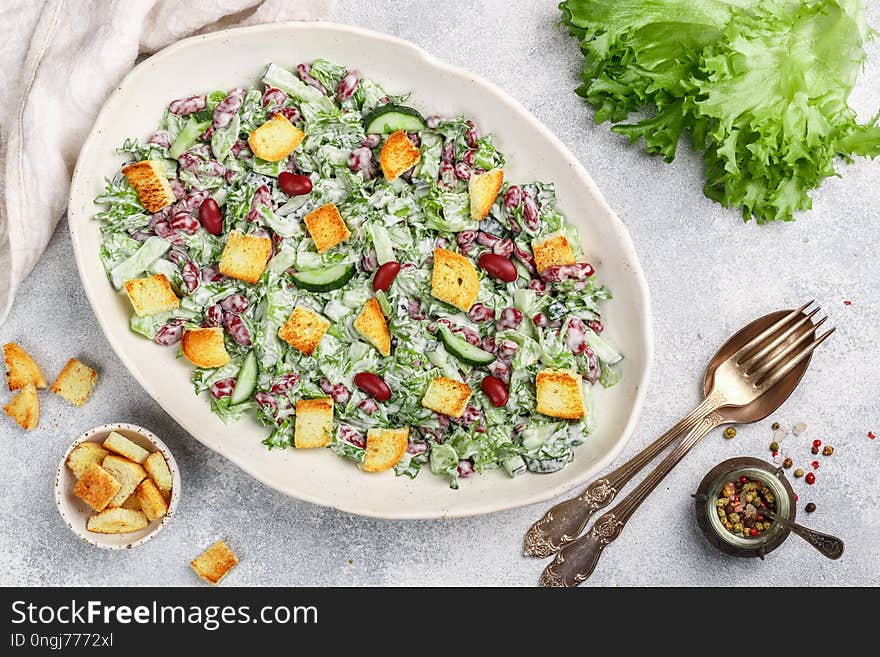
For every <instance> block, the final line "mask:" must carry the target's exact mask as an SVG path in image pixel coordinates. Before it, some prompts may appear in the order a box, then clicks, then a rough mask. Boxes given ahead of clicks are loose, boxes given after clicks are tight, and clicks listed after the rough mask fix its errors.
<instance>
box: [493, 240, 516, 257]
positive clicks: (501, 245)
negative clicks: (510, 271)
mask: <svg viewBox="0 0 880 657" xmlns="http://www.w3.org/2000/svg"><path fill="white" fill-rule="evenodd" d="M492 252H493V253H494V254H496V255H500V256H503V257H505V258H509V257H510V256H511V254H513V240H512V239H510V238H509V237H505V238H504V239H503V240H498V241H497V242H495V246H493V247H492Z"/></svg>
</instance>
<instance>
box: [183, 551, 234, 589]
mask: <svg viewBox="0 0 880 657" xmlns="http://www.w3.org/2000/svg"><path fill="white" fill-rule="evenodd" d="M237 563H238V557H236V556H235V553H234V552H233V551H232V550H230V549H229V546H228V545H226V543H224V542H223V541H217V542H216V543H214V545H212V546H211V547H209V548H208V549H207V550H205V551H204V552H202V553H201V554H200V555H199V556H197V557H196V558H195V559H193V560H192V561H191V562H190V565H191V566H192V569H193V570H194V571H196V575H198V576H199V577H201V578H202V579H203V580H205V581H206V582H207V583H208V584H219V583H220V580H221V579H223V578H224V577H226V575H227V574H228V573H229V571H230V570H232V569H233V568H234V567H235V565H236V564H237Z"/></svg>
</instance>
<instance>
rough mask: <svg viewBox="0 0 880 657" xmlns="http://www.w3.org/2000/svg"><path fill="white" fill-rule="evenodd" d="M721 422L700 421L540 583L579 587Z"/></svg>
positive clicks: (568, 548) (711, 416) (714, 415)
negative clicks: (651, 497)
mask: <svg viewBox="0 0 880 657" xmlns="http://www.w3.org/2000/svg"><path fill="white" fill-rule="evenodd" d="M722 423H724V418H723V417H722V416H721V415H720V414H719V413H717V412H715V411H713V412H711V413H710V414H709V415H707V416H706V417H704V418H702V419H701V420H700V421H699V422H697V424H696V425H695V426H694V427H693V428H692V429H691V430H690V432H689V433H688V434H687V435H686V436H685V437H684V439H683V440H682V441H681V442H680V443H679V444H678V446H677V447H676V448H675V449H674V450H672V452H670V453H669V454H668V455H667V456H666V458H664V459H663V460H662V461H661V462H660V465H658V466H657V467H656V468H654V470H652V471H651V473H650V474H649V475H648V476H647V477H645V479H644V480H643V481H642V482H641V483H640V484H639V485H638V486H636V487H635V488H634V489H633V491H632V492H631V493H630V494H629V495H627V496H626V497H624V498H623V500H622V501H621V502H620V503H619V504H618V505H617V506H615V507H614V508H613V509H611V511H609V512H607V513H606V514H604V515H603V516H602V517H601V518H599V519H598V520H597V521H596V522H595V524H594V525H593V526H592V528H591V529H590V531H589V532H587V533H586V534H584V535H583V536H581V537H580V538H579V539H577V540H575V541H573V542H571V543H569V544H568V545H567V546H565V547H564V548H562V549H561V550H560V551H559V552H557V554H556V558H554V559H553V561H552V562H551V563H550V565H548V566H547V567H546V568H545V569H544V572H543V574H542V575H541V585H542V586H578V585H579V584H581V583H582V582H584V581H585V580H586V579H587V578H588V577H589V576H590V575H591V574H592V573H593V570H595V568H596V564H597V563H598V562H599V557H600V556H601V555H602V551H603V550H604V549H605V547H606V546H607V545H608V544H609V543H611V542H612V541H614V540H615V539H616V538H617V537H618V536H620V532H621V531H623V527H624V525H625V524H626V522H627V520H629V519H630V517H631V516H632V514H633V513H635V511H636V509H638V508H639V506H640V505H641V503H642V502H644V501H645V499H647V497H648V496H649V495H650V494H651V492H652V491H653V490H654V489H655V488H656V487H657V485H658V484H659V483H660V482H661V481H662V480H663V478H664V477H665V476H666V475H667V474H669V472H670V471H671V470H672V468H674V467H675V466H676V465H677V464H678V462H679V461H681V459H682V458H684V456H685V454H687V453H688V452H689V451H690V449H691V448H692V447H693V446H694V445H696V444H697V443H698V442H699V441H700V440H701V439H702V438H703V436H705V435H706V434H707V433H709V432H710V431H711V430H712V429H714V428H715V427H717V426H718V425H719V424H722Z"/></svg>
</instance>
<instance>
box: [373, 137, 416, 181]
mask: <svg viewBox="0 0 880 657" xmlns="http://www.w3.org/2000/svg"><path fill="white" fill-rule="evenodd" d="M420 159H422V154H421V153H420V152H419V149H418V148H417V147H416V145H415V144H413V143H412V142H411V141H410V139H409V137H408V136H407V134H406V132H404V131H403V130H398V131H397V132H394V133H392V134H390V135H388V139H386V140H385V144H384V145H383V146H382V150H381V151H380V153H379V164H381V165H382V173H384V174H385V177H386V178H387V179H388V180H394V179H395V178H397V176H399V175H400V174H402V173H403V172H404V171H407V170H409V169H411V168H412V167H414V166H415V165H416V164H418V163H419V160H420Z"/></svg>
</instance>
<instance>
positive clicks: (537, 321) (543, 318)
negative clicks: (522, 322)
mask: <svg viewBox="0 0 880 657" xmlns="http://www.w3.org/2000/svg"><path fill="white" fill-rule="evenodd" d="M547 321H548V320H547V315H545V314H544V313H536V314H535V315H534V316H533V317H532V323H533V324H534V325H535V326H540V327H541V328H543V327H545V326H547Z"/></svg>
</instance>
